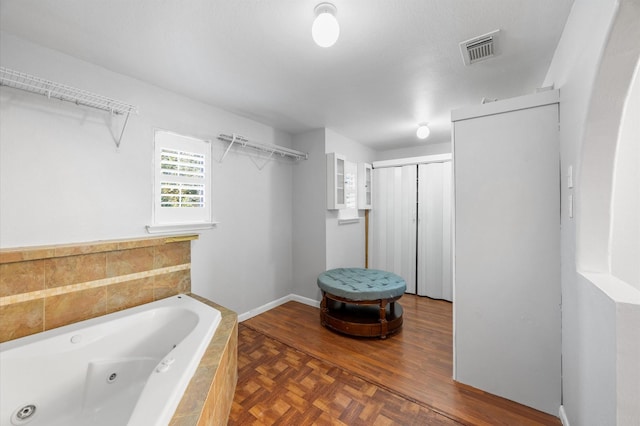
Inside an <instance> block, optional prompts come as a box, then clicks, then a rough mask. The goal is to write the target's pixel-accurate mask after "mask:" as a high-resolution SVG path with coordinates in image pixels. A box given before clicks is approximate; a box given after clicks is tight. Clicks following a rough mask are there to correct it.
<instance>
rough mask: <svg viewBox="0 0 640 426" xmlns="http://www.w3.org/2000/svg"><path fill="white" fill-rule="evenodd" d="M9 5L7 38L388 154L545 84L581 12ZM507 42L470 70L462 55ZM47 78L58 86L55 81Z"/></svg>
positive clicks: (232, 4) (213, 3)
mask: <svg viewBox="0 0 640 426" xmlns="http://www.w3.org/2000/svg"><path fill="white" fill-rule="evenodd" d="M317 3H319V1H309V0H270V1H267V0H235V1H233V0H173V1H170V0H163V1H158V0H136V1H133V0H0V28H1V29H2V30H3V31H6V32H8V33H12V34H15V35H18V36H20V37H22V38H25V39H27V40H30V41H33V42H35V43H38V44H41V45H43V46H47V47H50V48H53V49H56V50H59V51H61V52H64V53H67V54H70V55H72V56H75V57H77V58H80V59H84V60H86V61H88V62H92V63H95V64H97V65H100V66H103V67H105V68H107V69H110V70H112V71H115V72H118V73H121V74H125V75H129V76H131V77H135V78H138V79H140V80H144V81H147V82H150V83H153V84H155V85H157V86H160V87H164V88H167V89H169V90H173V91H175V92H178V93H183V94H185V95H187V96H190V97H192V98H195V99H199V100H201V101H204V102H206V103H209V104H211V105H215V106H218V107H221V108H223V109H226V110H228V111H232V112H235V113H237V114H240V115H242V116H246V117H249V118H252V119H255V120H256V121H259V122H262V123H265V124H268V125H271V126H274V127H276V128H279V129H282V130H285V131H288V132H290V133H298V132H303V131H306V130H309V129H313V128H318V127H328V128H330V129H332V130H334V131H336V132H338V133H340V134H342V135H344V136H346V137H348V138H351V139H353V140H356V141H358V142H360V143H363V144H366V145H369V146H371V147H373V148H375V149H388V148H398V147H407V146H415V145H419V144H423V143H425V142H423V141H420V140H418V139H417V138H416V136H415V130H416V128H417V124H418V123H419V122H429V123H430V126H431V128H432V134H431V136H430V138H429V139H428V140H427V141H428V143H439V142H448V141H449V140H450V131H451V130H450V111H451V110H452V109H455V108H460V107H463V106H467V105H470V104H477V103H479V102H480V101H481V99H482V98H483V97H488V98H507V97H513V96H518V95H522V94H527V93H532V92H533V91H534V90H535V89H536V87H538V86H540V85H541V84H542V81H543V80H544V77H545V74H546V70H547V68H548V66H549V63H550V61H551V58H552V56H553V52H554V50H555V46H556V44H557V42H558V40H559V38H560V34H561V32H562V29H563V27H564V23H565V21H566V19H567V16H568V14H569V11H570V8H571V4H572V0H335V1H334V2H333V3H334V4H335V5H336V7H337V9H338V14H337V17H338V20H339V22H340V38H339V40H338V42H337V43H336V44H335V45H334V46H333V47H330V48H326V49H325V48H320V47H318V46H316V45H315V44H314V43H313V41H312V39H311V24H312V22H313V18H314V15H313V9H314V7H315V5H316V4H317ZM495 29H500V30H502V34H501V36H502V38H501V45H502V54H501V55H500V56H498V57H496V58H493V59H491V60H488V61H484V62H480V63H477V64H475V65H473V66H471V67H465V66H464V65H463V62H462V60H461V55H460V51H459V47H458V43H459V42H461V41H464V40H467V39H469V38H472V37H475V36H478V35H481V34H484V33H487V32H489V31H492V30H495ZM43 77H46V76H43Z"/></svg>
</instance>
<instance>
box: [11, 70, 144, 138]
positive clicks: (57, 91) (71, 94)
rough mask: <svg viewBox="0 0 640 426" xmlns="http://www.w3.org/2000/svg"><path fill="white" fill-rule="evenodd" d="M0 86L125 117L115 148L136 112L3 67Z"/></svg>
mask: <svg viewBox="0 0 640 426" xmlns="http://www.w3.org/2000/svg"><path fill="white" fill-rule="evenodd" d="M0 86H7V87H12V88H14V89H19V90H24V91H26V92H30V93H35V94H38V95H42V96H46V97H47V98H49V99H52V98H53V99H59V100H61V101H66V102H72V103H74V104H76V105H83V106H87V107H91V108H96V109H99V110H103V111H108V112H110V113H111V114H115V115H126V120H125V123H124V126H123V128H122V132H121V134H120V138H119V139H118V140H117V141H116V145H117V146H120V142H121V140H122V135H123V134H124V129H125V127H126V126H127V121H128V120H129V115H130V114H131V113H132V112H133V113H137V112H138V109H137V108H136V107H135V106H134V105H131V104H128V103H126V102H122V101H118V100H116V99H112V98H108V97H106V96H102V95H98V94H96V93H92V92H89V91H86V90H82V89H78V88H76V87H72V86H67V85H66V84H61V83H56V82H54V81H51V80H46V79H44V78H40V77H36V76H33V75H30V74H27V73H23V72H19V71H15V70H12V69H9V68H5V67H0Z"/></svg>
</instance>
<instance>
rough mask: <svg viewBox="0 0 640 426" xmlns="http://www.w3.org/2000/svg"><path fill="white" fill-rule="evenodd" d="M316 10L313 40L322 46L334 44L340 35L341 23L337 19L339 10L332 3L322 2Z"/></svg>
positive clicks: (312, 30)
mask: <svg viewBox="0 0 640 426" xmlns="http://www.w3.org/2000/svg"><path fill="white" fill-rule="evenodd" d="M314 12H315V14H316V19H315V20H314V21H313V26H312V27H311V36H312V37H313V41H315V42H316V44H317V45H318V46H320V47H331V46H333V45H334V44H335V42H336V41H337V40H338V36H339V35H340V25H339V24H338V20H337V19H336V13H337V12H338V10H337V9H336V7H335V6H334V5H333V4H331V3H320V4H318V5H317V6H316V8H315V9H314Z"/></svg>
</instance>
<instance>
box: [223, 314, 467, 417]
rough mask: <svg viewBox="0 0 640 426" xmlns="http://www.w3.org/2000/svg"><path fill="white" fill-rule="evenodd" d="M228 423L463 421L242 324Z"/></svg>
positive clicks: (239, 331)
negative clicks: (394, 392)
mask: <svg viewBox="0 0 640 426" xmlns="http://www.w3.org/2000/svg"><path fill="white" fill-rule="evenodd" d="M238 333H239V345H238V384H237V387H236V393H235V396H234V401H233V405H232V407H231V414H230V416H229V425H311V424H313V425H363V426H364V425H367V426H368V425H443V426H444V425H448V426H452V425H459V423H457V422H455V421H453V420H451V419H449V418H447V417H445V416H442V415H440V414H438V413H436V412H434V411H432V410H430V409H429V408H426V407H423V406H420V405H418V404H416V403H414V402H412V401H409V400H407V399H404V398H402V397H400V396H398V395H395V394H393V393H391V392H389V391H387V390H385V389H382V388H380V387H379V386H376V385H375V384H373V383H370V382H367V381H365V380H363V379H361V378H359V377H356V376H354V375H352V374H350V373H349V372H348V371H345V370H343V369H341V368H339V367H336V366H334V365H331V364H329V363H327V362H325V361H322V360H319V359H317V358H314V357H312V356H311V355H308V354H305V353H303V352H300V351H298V350H296V349H294V348H291V347H289V346H287V345H285V344H283V343H280V342H278V341H277V340H274V339H271V338H269V337H267V336H265V335H264V334H262V333H259V332H256V331H254V330H252V329H250V328H248V327H246V326H243V325H240V327H239V330H238Z"/></svg>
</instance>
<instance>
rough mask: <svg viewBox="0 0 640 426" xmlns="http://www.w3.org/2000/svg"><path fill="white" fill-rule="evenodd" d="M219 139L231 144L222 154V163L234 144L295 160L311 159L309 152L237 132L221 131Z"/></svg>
mask: <svg viewBox="0 0 640 426" xmlns="http://www.w3.org/2000/svg"><path fill="white" fill-rule="evenodd" d="M218 139H219V140H221V141H223V142H227V143H228V144H229V146H228V147H227V149H226V150H225V152H224V154H223V155H222V158H221V159H220V162H221V163H222V161H223V160H224V158H225V157H226V156H227V153H228V152H229V150H230V149H231V147H232V146H233V144H238V146H240V147H242V148H252V149H255V150H257V151H260V152H265V153H267V154H269V156H273V155H274V154H277V155H280V156H281V157H289V158H292V159H294V160H307V159H309V154H307V153H306V152H301V151H296V150H295V149H291V148H286V147H284V146H279V145H272V144H264V143H260V142H253V141H250V140H249V139H247V138H246V137H244V136H240V135H237V134H235V133H233V134H231V135H226V134H223V133H220V134H219V135H218Z"/></svg>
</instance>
